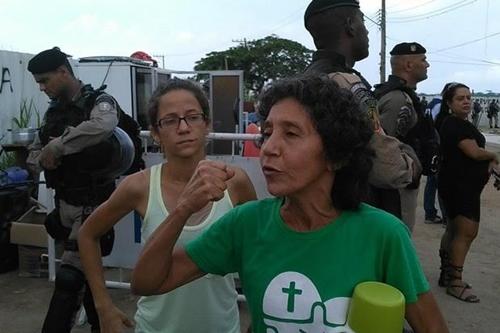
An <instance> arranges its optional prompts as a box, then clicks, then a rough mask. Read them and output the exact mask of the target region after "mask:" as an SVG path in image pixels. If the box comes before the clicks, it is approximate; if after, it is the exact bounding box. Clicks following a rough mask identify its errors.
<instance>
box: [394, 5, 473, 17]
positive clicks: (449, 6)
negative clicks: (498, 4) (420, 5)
mask: <svg viewBox="0 0 500 333" xmlns="http://www.w3.org/2000/svg"><path fill="white" fill-rule="evenodd" d="M468 1H471V0H460V1H458V2H455V3H452V4H449V5H446V6H444V7H441V8H436V9H432V10H430V11H428V12H425V13H420V14H415V15H409V16H399V17H398V16H396V17H395V18H394V19H396V20H410V19H414V18H420V17H425V16H428V15H434V14H436V13H440V12H442V11H446V10H449V9H453V8H455V7H456V6H461V5H463V4H464V3H466V2H468Z"/></svg>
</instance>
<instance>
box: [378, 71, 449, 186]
mask: <svg viewBox="0 0 500 333" xmlns="http://www.w3.org/2000/svg"><path fill="white" fill-rule="evenodd" d="M393 90H401V91H402V92H403V93H405V94H406V95H408V97H410V99H411V101H412V104H413V109H414V110H415V112H416V113H417V123H416V125H415V126H414V127H413V128H412V129H411V130H410V131H409V132H408V134H407V135H406V137H405V138H402V139H401V141H403V142H404V143H406V144H408V145H410V146H411V147H412V148H413V150H415V153H416V154H417V157H418V159H419V161H420V164H422V174H423V175H425V176H430V175H434V174H436V173H437V172H438V170H439V164H440V160H441V153H440V147H439V144H440V140H439V134H438V132H437V131H436V128H435V126H434V121H433V119H432V114H431V112H425V110H423V106H422V104H421V103H420V101H419V99H418V97H417V94H416V93H415V91H414V90H412V89H411V88H408V87H406V86H405V85H404V84H403V83H402V82H401V81H400V80H399V81H396V80H393V81H388V82H385V83H383V84H380V85H377V86H375V92H374V93H375V96H376V97H377V98H378V99H380V98H381V97H382V96H384V95H385V94H387V93H389V92H390V91H393ZM434 105H435V104H433V101H431V102H430V103H429V104H428V105H427V108H429V107H433V106H434Z"/></svg>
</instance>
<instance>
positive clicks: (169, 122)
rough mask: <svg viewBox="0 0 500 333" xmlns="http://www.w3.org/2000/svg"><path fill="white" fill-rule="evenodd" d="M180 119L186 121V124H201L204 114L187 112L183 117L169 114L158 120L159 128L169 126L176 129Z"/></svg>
mask: <svg viewBox="0 0 500 333" xmlns="http://www.w3.org/2000/svg"><path fill="white" fill-rule="evenodd" d="M181 120H184V121H185V122H186V125H188V126H196V125H201V124H202V123H203V122H204V121H205V115H204V114H203V113H193V114H188V115H186V116H184V117H177V116H169V117H165V118H162V119H160V120H158V127H159V128H170V129H174V128H175V129H177V128H179V126H180V124H181Z"/></svg>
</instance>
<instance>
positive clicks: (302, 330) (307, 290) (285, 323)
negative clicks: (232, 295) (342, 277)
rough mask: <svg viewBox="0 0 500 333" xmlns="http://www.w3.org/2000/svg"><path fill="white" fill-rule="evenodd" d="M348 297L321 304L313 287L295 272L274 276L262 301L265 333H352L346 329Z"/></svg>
mask: <svg viewBox="0 0 500 333" xmlns="http://www.w3.org/2000/svg"><path fill="white" fill-rule="evenodd" d="M350 301H351V298H350V297H336V298H332V299H330V300H326V301H323V300H322V299H321V296H320V295H319V292H318V290H317V289H316V286H315V285H314V283H313V282H312V281H311V280H310V279H309V278H308V277H307V276H305V275H303V274H301V273H297V272H284V273H281V274H279V275H278V276H276V277H275V278H274V279H273V280H272V281H271V283H269V285H268V286H267V288H266V291H265V293H264V299H263V311H264V323H265V325H266V332H267V333H277V332H279V333H284V332H285V333H334V332H336V333H339V332H345V333H354V331H353V330H352V329H351V328H349V325H347V312H348V309H349V304H350Z"/></svg>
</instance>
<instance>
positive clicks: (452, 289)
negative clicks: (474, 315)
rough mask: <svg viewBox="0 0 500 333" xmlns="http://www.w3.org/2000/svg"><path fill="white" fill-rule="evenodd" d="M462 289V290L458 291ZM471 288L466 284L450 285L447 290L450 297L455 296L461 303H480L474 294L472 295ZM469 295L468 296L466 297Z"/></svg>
mask: <svg viewBox="0 0 500 333" xmlns="http://www.w3.org/2000/svg"><path fill="white" fill-rule="evenodd" d="M458 288H460V289H458ZM470 290H471V289H470V287H468V286H467V285H466V284H450V285H449V286H448V287H447V288H446V293H447V294H448V295H450V296H453V297H455V298H457V299H459V300H461V301H464V302H467V303H479V302H480V299H479V297H477V296H476V295H474V294H471V293H470ZM467 293H468V295H466V294H467Z"/></svg>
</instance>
